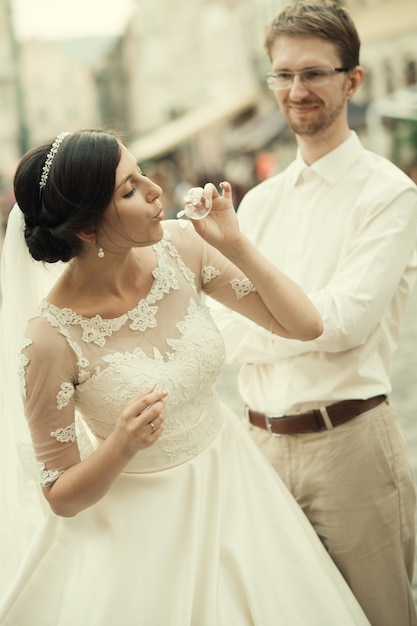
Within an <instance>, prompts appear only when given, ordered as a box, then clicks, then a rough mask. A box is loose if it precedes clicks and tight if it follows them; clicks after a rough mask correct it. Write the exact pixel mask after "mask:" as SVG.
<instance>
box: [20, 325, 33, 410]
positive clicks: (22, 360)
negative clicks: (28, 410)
mask: <svg viewBox="0 0 417 626" xmlns="http://www.w3.org/2000/svg"><path fill="white" fill-rule="evenodd" d="M30 345H32V341H31V340H30V339H26V337H25V338H24V339H23V343H22V348H21V350H22V351H21V353H20V359H19V367H18V371H17V373H18V376H19V384H20V393H21V395H22V397H23V398H26V379H25V367H26V366H27V365H28V363H29V360H30V359H29V358H28V357H27V356H26V355H25V354H23V350H24V349H25V348H27V347H28V346H30Z"/></svg>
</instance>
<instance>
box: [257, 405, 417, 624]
mask: <svg viewBox="0 0 417 626" xmlns="http://www.w3.org/2000/svg"><path fill="white" fill-rule="evenodd" d="M249 430H250V432H251V435H252V436H253V438H254V440H255V441H256V443H257V444H258V446H259V447H260V448H261V450H262V451H263V452H264V454H265V455H266V457H267V458H268V459H269V461H270V462H271V463H272V465H273V467H274V468H275V469H276V470H277V472H278V473H279V474H280V476H281V477H282V479H283V480H284V482H285V483H286V484H287V486H288V488H289V489H290V491H291V492H292V493H293V495H294V496H295V498H296V499H297V501H298V503H299V504H300V506H301V507H302V509H303V510H304V512H305V514H306V515H307V517H308V518H309V520H310V522H311V524H312V525H313V527H314V528H315V530H316V532H317V534H318V535H319V536H320V538H321V540H322V541H323V543H324V545H325V546H326V548H327V549H328V551H329V553H330V555H331V557H332V558H333V560H334V562H335V563H336V565H337V566H338V568H339V569H340V571H341V572H342V574H343V576H344V577H345V579H346V580H347V582H348V584H349V585H350V587H351V589H352V591H353V593H354V595H355V596H356V598H357V599H358V601H359V603H360V604H361V606H362V608H363V610H364V611H365V613H366V615H367V617H368V619H369V621H370V622H371V624H372V626H416V625H417V616H416V609H415V605H414V601H413V596H412V588H411V581H412V576H413V564H414V543H415V526H414V515H415V504H416V495H415V487H414V480H413V472H412V469H411V467H410V464H409V461H408V452H407V449H406V444H405V441H404V437H403V435H402V433H401V431H400V428H399V425H398V421H397V417H396V415H395V413H394V411H393V409H392V408H391V407H390V406H389V404H388V403H387V402H383V403H382V404H381V405H379V406H378V407H376V408H375V409H371V410H370V411H368V412H367V413H364V414H362V415H360V416H359V417H357V418H355V419H353V420H351V421H350V422H347V423H346V424H343V425H341V426H337V427H336V428H334V429H333V430H328V431H324V432H320V433H308V434H302V435H284V436H271V435H269V434H268V433H267V432H266V431H264V430H262V429H259V428H256V427H254V426H251V425H249ZM335 626H336V625H335Z"/></svg>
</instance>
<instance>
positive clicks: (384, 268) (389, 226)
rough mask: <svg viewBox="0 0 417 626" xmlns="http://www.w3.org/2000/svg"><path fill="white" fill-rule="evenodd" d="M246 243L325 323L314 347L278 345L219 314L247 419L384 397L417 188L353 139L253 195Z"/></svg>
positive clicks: (246, 207) (416, 256)
mask: <svg viewBox="0 0 417 626" xmlns="http://www.w3.org/2000/svg"><path fill="white" fill-rule="evenodd" d="M238 216H239V220H240V224H241V228H242V231H243V232H245V233H246V234H247V235H248V236H249V237H250V239H251V240H252V241H253V242H254V243H255V245H256V246H257V247H258V248H259V249H260V250H261V251H262V252H263V253H264V254H265V256H267V257H268V258H269V259H270V260H271V261H273V262H274V263H275V264H276V265H277V266H278V267H279V268H280V269H282V270H283V271H284V272H286V273H287V274H288V275H289V276H291V277H292V278H293V279H294V280H295V281H297V282H298V283H299V284H300V285H301V286H302V287H303V288H304V290H305V291H306V293H307V294H308V295H309V297H310V298H311V300H312V302H313V303H314V304H315V306H316V307H317V309H318V311H319V312H320V314H321V316H322V318H323V322H324V332H323V334H322V336H321V337H319V338H318V339H316V340H314V341H308V342H302V341H296V340H289V339H283V338H281V337H277V336H276V335H272V334H271V333H268V332H267V331H265V330H264V329H262V328H260V327H257V326H256V325H255V324H253V323H252V322H249V321H248V320H246V319H245V318H243V317H241V316H239V315H237V314H235V313H231V312H230V311H226V310H225V309H224V308H222V307H221V306H220V305H217V304H214V303H213V307H212V309H213V315H214V317H215V320H216V322H217V324H218V326H219V327H220V329H221V330H222V333H223V336H224V338H225V342H226V354H227V361H228V362H232V363H242V364H243V365H242V367H241V369H240V374H239V390H240V393H241V395H242V398H243V400H244V401H245V403H246V404H247V405H248V406H249V407H250V408H252V409H255V410H258V411H262V412H265V413H268V414H270V415H281V414H292V413H298V412H301V411H304V410H308V409H311V408H318V407H320V406H326V405H328V404H332V403H334V402H338V401H340V400H346V399H366V398H370V397H372V396H376V395H379V394H387V395H388V394H389V393H390V391H391V384H390V378H389V375H390V366H391V357H392V354H393V351H394V350H395V348H396V347H397V344H398V339H399V332H400V326H401V322H402V321H403V318H404V313H405V309H406V305H407V302H408V300H409V295H410V292H411V289H412V287H413V286H414V282H415V279H416V276H417V253H416V232H417V188H416V186H415V185H414V183H413V182H412V181H411V179H410V178H408V177H407V176H406V175H405V174H404V173H403V172H401V171H400V170H399V169H398V168H397V167H395V166H394V165H393V164H392V163H390V162H389V161H387V160H386V159H384V158H382V157H380V156H378V155H376V154H373V153H371V152H369V151H367V150H365V149H364V148H363V147H362V145H361V143H360V141H359V139H358V137H357V135H356V134H355V133H354V132H352V133H351V135H350V137H349V139H347V140H346V141H345V142H344V143H343V144H341V145H340V146H338V147H337V148H336V149H335V150H333V151H332V152H330V153H329V154H327V155H326V156H324V157H322V158H321V159H319V160H318V161H316V162H315V163H314V164H313V165H311V166H307V165H306V163H305V162H304V161H303V159H302V158H301V156H300V154H299V153H298V154H297V157H296V159H295V160H294V161H293V162H292V163H291V164H290V166H289V167H288V168H287V169H286V170H285V171H283V172H282V173H279V174H278V175H276V176H274V177H272V178H270V179H268V180H266V181H264V182H263V183H261V184H260V185H258V186H256V187H255V188H254V189H252V190H251V191H250V192H249V193H248V194H247V195H246V196H245V198H244V199H243V201H242V203H241V205H240V207H239V210H238Z"/></svg>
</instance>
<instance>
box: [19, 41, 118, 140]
mask: <svg viewBox="0 0 417 626" xmlns="http://www.w3.org/2000/svg"><path fill="white" fill-rule="evenodd" d="M100 43H101V41H100V40H98V41H96V40H87V41H86V42H85V41H84V40H76V41H72V40H68V41H62V42H59V41H57V42H52V41H40V40H38V39H31V40H29V41H27V42H26V43H25V44H24V45H22V46H21V53H20V75H21V77H22V81H23V84H24V104H23V106H24V115H25V119H26V123H27V128H28V144H29V146H30V147H31V146H34V145H38V144H40V143H42V142H44V141H48V140H49V139H50V138H53V137H55V136H56V135H57V134H58V133H59V132H61V131H62V130H68V131H71V130H76V129H79V128H90V127H95V126H97V125H99V124H100V122H101V117H100V109H99V101H98V94H97V88H96V83H95V74H94V72H95V69H96V63H97V64H98V63H99V62H100V59H101V49H102V48H101V47H100V46H99V45H98V44H100ZM105 43H106V42H105ZM105 49H106V48H105Z"/></svg>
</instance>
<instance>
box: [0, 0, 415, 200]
mask: <svg viewBox="0 0 417 626" xmlns="http://www.w3.org/2000/svg"><path fill="white" fill-rule="evenodd" d="M340 2H341V4H343V5H344V6H346V7H347V8H348V10H349V11H350V13H351V14H352V17H353V18H354V20H355V22H356V24H357V26H358V30H359V33H360V36H361V40H362V54H361V62H362V65H363V66H364V68H365V71H366V79H365V83H364V85H363V86H362V87H361V89H360V90H359V92H358V94H357V95H356V96H355V98H354V100H353V101H352V103H351V104H350V106H349V121H350V124H351V126H352V128H354V129H355V130H356V131H357V132H358V133H359V135H360V136H361V138H362V139H363V140H364V142H365V144H368V145H369V147H370V148H371V149H375V150H376V151H378V152H381V153H383V154H385V155H386V156H388V157H389V158H392V159H393V160H394V161H395V162H397V163H398V164H399V165H400V166H401V167H403V168H404V169H406V170H407V171H412V168H413V167H414V165H415V163H417V146H416V143H417V139H416V138H417V126H416V125H417V113H414V111H415V105H414V104H413V103H414V102H415V97H416V94H415V87H413V85H415V84H416V82H417V76H416V74H417V46H416V41H417V2H416V0H340ZM285 4H286V1H285V0H153V1H152V2H149V1H148V0H136V10H135V12H134V14H133V16H132V18H131V20H130V22H129V24H128V25H127V28H126V30H125V32H124V33H122V34H121V36H120V37H119V38H116V39H112V40H107V41H99V40H97V39H92V40H76V41H72V42H71V41H65V42H43V41H35V40H32V41H29V42H25V43H23V44H22V45H21V46H20V47H19V48H17V47H16V46H15V45H14V43H13V36H12V30H11V27H10V19H9V12H8V6H9V0H0V11H1V16H2V20H1V22H0V24H1V26H0V27H1V29H2V38H1V44H0V50H1V55H2V60H3V61H4V63H3V62H2V63H1V65H0V67H1V68H2V69H1V71H0V76H1V79H0V95H1V94H4V95H3V96H2V98H3V100H1V99H0V106H3V111H2V112H3V115H2V116H1V117H0V128H1V133H2V135H1V136H2V142H0V174H1V167H2V158H3V157H2V155H3V154H5V153H6V152H7V155H8V159H9V160H10V158H12V159H15V157H16V155H17V154H18V153H19V151H20V152H21V151H22V149H23V148H25V149H27V148H28V147H31V146H32V145H35V144H37V143H39V142H41V141H44V140H47V139H49V138H51V137H53V136H54V135H56V134H57V133H58V132H60V131H61V130H63V129H66V130H73V129H76V128H81V127H89V126H90V127H91V126H103V125H104V126H109V127H112V128H116V129H118V130H120V131H121V132H122V133H123V134H124V135H125V137H126V139H127V142H128V145H129V148H130V149H131V150H132V151H133V152H134V153H135V155H136V157H137V159H138V160H139V161H140V163H141V165H142V166H145V167H146V169H148V170H149V172H153V173H154V175H155V176H157V177H159V178H158V179H159V180H160V182H161V183H162V184H163V185H164V186H165V189H166V194H165V195H166V198H169V200H167V202H168V204H169V206H172V210H173V211H174V210H175V203H176V202H177V201H178V200H177V199H178V197H179V194H180V193H181V189H182V184H185V185H187V184H189V183H190V184H201V183H203V182H205V181H206V180H208V179H210V180H214V181H215V182H216V180H217V179H220V178H223V177H227V178H229V179H230V180H231V181H232V182H233V183H235V187H236V188H237V189H239V194H240V193H244V192H245V190H246V188H247V187H249V186H251V185H253V184H254V183H255V182H257V180H259V179H262V178H265V177H267V176H269V175H271V174H272V173H273V172H274V171H277V170H279V169H280V168H282V167H284V166H285V165H286V164H287V163H288V162H289V161H290V160H291V159H292V158H293V156H294V153H295V150H296V145H295V141H294V137H293V136H292V133H291V132H290V131H289V129H288V127H287V125H286V122H285V120H284V119H283V117H282V116H281V114H280V113H279V111H278V108H277V105H276V103H275V99H274V95H273V93H272V92H271V91H269V90H268V89H267V87H266V84H265V80H264V75H265V73H266V72H267V71H268V70H269V61H268V58H267V55H266V53H265V51H264V47H263V37H264V30H265V25H266V23H267V22H269V21H270V19H271V18H272V17H273V15H274V14H275V13H276V12H277V11H278V10H279V9H280V7H282V6H284V5H285ZM3 18H4V19H3ZM16 61H18V62H19V63H18V65H16ZM3 68H4V69H3ZM16 68H18V71H17V69H16ZM19 76H20V82H19V80H18V78H19ZM6 94H7V95H6ZM404 98H405V99H406V100H407V103H408V105H407V107H403V106H402V104H400V103H401V102H402V101H403V99H404ZM410 103H411V104H410ZM389 110H391V111H395V112H396V114H397V116H396V117H395V116H393V115H389V114H388V113H387V112H388V111H389ZM400 111H404V112H405V113H402V114H401V115H402V117H401V118H400V117H399V112H400ZM410 111H411V113H410ZM413 124H414V126H413ZM8 142H9V144H10V145H9V144H8ZM13 142H14V143H13ZM12 144H13V145H12Z"/></svg>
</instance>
